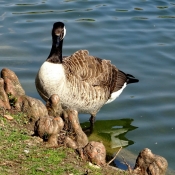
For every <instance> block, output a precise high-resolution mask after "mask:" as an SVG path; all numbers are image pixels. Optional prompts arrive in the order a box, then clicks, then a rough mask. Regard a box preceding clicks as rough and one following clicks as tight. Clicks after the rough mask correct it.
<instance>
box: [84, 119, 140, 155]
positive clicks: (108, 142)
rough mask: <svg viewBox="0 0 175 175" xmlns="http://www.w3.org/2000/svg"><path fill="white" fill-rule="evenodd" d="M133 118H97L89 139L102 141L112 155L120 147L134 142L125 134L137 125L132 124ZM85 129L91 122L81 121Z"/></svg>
mask: <svg viewBox="0 0 175 175" xmlns="http://www.w3.org/2000/svg"><path fill="white" fill-rule="evenodd" d="M132 122H133V119H121V120H97V121H96V122H95V126H94V130H93V132H92V133H91V135H90V136H89V140H95V141H100V142H101V141H102V142H103V144H104V145H105V147H106V149H107V153H108V154H110V155H112V154H113V153H114V152H116V150H118V149H119V148H120V147H126V146H128V145H132V144H134V142H133V141H132V140H129V139H128V138H126V137H125V135H126V134H127V133H128V132H130V131H132V130H135V129H136V128H137V127H135V126H133V125H131V123H132ZM81 126H82V128H83V129H86V128H87V127H89V122H85V123H81Z"/></svg>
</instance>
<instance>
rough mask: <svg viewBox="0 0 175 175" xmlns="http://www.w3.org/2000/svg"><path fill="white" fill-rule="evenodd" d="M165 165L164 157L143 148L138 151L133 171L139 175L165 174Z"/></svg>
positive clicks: (166, 163)
mask: <svg viewBox="0 0 175 175" xmlns="http://www.w3.org/2000/svg"><path fill="white" fill-rule="evenodd" d="M167 167H168V162H167V160H166V159H165V158H163V157H161V156H159V155H155V154H153V153H152V152H151V150H150V149H148V148H145V149H144V150H142V151H141V152H140V153H139V155H138V157H137V160H136V164H135V167H134V171H133V172H134V173H137V174H139V175H165V173H166V170H167Z"/></svg>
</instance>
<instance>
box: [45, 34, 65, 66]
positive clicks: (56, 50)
mask: <svg viewBox="0 0 175 175" xmlns="http://www.w3.org/2000/svg"><path fill="white" fill-rule="evenodd" d="M62 47H63V39H62V40H61V41H60V40H59V37H57V38H56V39H54V38H53V40H52V48H51V51H50V54H49V56H48V58H47V61H48V62H52V63H58V64H61V63H62Z"/></svg>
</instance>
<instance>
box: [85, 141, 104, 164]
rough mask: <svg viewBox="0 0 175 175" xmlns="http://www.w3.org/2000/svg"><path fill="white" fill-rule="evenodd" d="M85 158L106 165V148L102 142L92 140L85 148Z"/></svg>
mask: <svg viewBox="0 0 175 175" xmlns="http://www.w3.org/2000/svg"><path fill="white" fill-rule="evenodd" d="M83 155H84V157H83V159H85V160H87V161H90V162H92V163H94V164H96V165H100V166H104V165H106V149H105V146H104V145H103V144H102V143H100V142H95V141H91V142H89V143H88V145H87V146H86V147H85V148H84V149H83Z"/></svg>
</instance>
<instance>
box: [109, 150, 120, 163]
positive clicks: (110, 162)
mask: <svg viewBox="0 0 175 175" xmlns="http://www.w3.org/2000/svg"><path fill="white" fill-rule="evenodd" d="M121 149H122V147H120V149H119V150H118V152H117V153H116V155H115V156H114V157H113V158H112V159H111V160H110V161H109V162H108V163H107V165H109V164H110V163H111V162H113V161H114V160H115V159H116V157H117V155H118V154H119V152H120V151H121Z"/></svg>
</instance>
